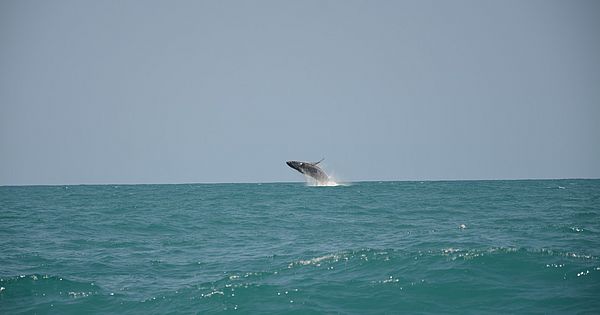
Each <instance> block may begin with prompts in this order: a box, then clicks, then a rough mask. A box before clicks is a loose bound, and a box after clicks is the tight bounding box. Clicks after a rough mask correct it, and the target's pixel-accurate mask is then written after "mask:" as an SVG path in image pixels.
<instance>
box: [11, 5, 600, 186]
mask: <svg viewBox="0 0 600 315" xmlns="http://www.w3.org/2000/svg"><path fill="white" fill-rule="evenodd" d="M322 157H325V162H323V163H324V166H325V168H326V170H328V171H330V172H333V174H334V176H335V177H337V178H340V179H343V180H346V181H355V180H438V179H518V178H599V177H600V2H599V1H546V0H544V1H533V0H532V1H521V0H519V1H510V0H509V1H479V0H477V1H441V0H440V1H341V0H340V1H120V0H119V1H81V0H76V1H64V0H58V1H41V0H40V1H20V0H19V1H16V0H3V1H1V2H0V185H25V184H80V183H87V184H92V183H184V182H271V181H301V180H303V178H302V176H301V175H300V174H298V173H296V172H295V171H294V170H292V169H290V168H288V167H287V166H286V165H285V163H284V162H285V161H286V160H290V159H294V160H309V161H310V160H314V161H316V160H319V159H321V158H322Z"/></svg>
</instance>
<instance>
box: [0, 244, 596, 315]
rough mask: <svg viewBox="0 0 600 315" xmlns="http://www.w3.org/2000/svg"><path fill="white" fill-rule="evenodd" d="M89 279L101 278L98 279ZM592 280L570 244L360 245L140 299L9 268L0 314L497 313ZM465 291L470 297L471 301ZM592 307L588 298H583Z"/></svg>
mask: <svg viewBox="0 0 600 315" xmlns="http://www.w3.org/2000/svg"><path fill="white" fill-rule="evenodd" d="M182 268H183V266H182ZM185 268H189V270H188V272H189V273H190V276H191V275H193V274H194V273H196V272H198V270H201V269H202V268H203V266H202V265H197V266H196V267H195V268H198V269H197V270H193V269H191V268H193V265H186V266H185ZM190 279H194V278H193V277H190ZM95 280H96V281H97V282H98V283H102V279H95ZM599 280H600V258H599V257H597V256H593V255H589V254H586V253H581V252H575V251H572V252H571V251H555V250H550V249H534V248H513V247H493V248H485V249H461V248H440V249H437V250H429V251H407V250H397V249H372V248H363V249H357V250H341V251H336V252H329V253H323V254H319V255H314V256H306V257H299V258H297V259H293V260H287V261H286V260H285V259H284V260H282V261H280V262H276V263H273V264H272V265H271V266H270V267H268V268H265V269H264V270H246V271H228V272H225V273H223V275H222V276H221V277H220V278H219V279H217V280H214V281H201V280H200V281H198V279H196V280H190V282H188V283H187V284H186V285H182V286H180V287H179V288H176V289H173V288H172V286H167V285H165V286H162V289H155V290H154V291H149V292H147V293H146V295H145V296H143V297H140V296H139V293H136V292H128V291H118V292H114V291H111V290H108V289H105V288H103V286H102V285H98V284H96V283H95V281H92V280H82V279H81V278H74V277H71V278H70V279H67V278H66V277H62V276H48V275H39V274H33V275H18V276H13V277H8V278H3V279H0V286H1V288H2V289H0V299H1V300H2V301H3V303H0V313H18V312H24V311H27V310H29V311H32V310H33V311H40V310H45V309H46V308H48V307H50V305H53V306H52V307H58V309H59V310H61V313H76V310H82V309H85V308H91V309H97V310H102V311H107V312H119V313H144V312H152V313H156V312H159V313H162V312H172V311H173V310H175V309H176V310H177V311H178V312H211V313H213V312H223V311H225V312H227V311H231V310H241V311H247V312H255V311H261V312H273V313H281V312H288V311H294V310H295V311H302V312H310V311H315V312H319V311H323V310H331V311H332V312H341V313H348V312H361V311H365V312H367V311H373V312H377V311H378V310H380V311H385V310H389V309H397V310H399V311H402V310H404V311H407V312H410V311H414V310H415V308H414V307H415V305H414V303H422V305H429V306H428V307H430V308H431V310H432V313H435V310H437V311H441V310H443V309H446V308H444V307H448V306H442V305H437V304H435V303H434V304H428V303H431V301H432V300H434V301H437V302H436V303H439V302H444V301H446V300H447V302H448V303H450V304H449V305H462V306H463V307H472V309H471V310H472V311H473V310H479V311H485V310H486V309H485V308H482V305H486V303H484V302H485V301H488V302H490V303H491V304H490V305H493V306H495V307H496V308H493V310H495V311H500V312H502V311H518V309H511V308H510V307H511V306H508V305H511V303H510V301H514V300H519V299H520V300H521V301H522V300H523V299H527V298H528V297H523V292H538V293H537V295H536V296H532V297H530V298H531V299H532V300H531V301H529V302H527V303H534V302H535V303H539V302H540V300H541V301H547V302H551V301H552V300H553V299H556V298H558V297H560V296H562V295H564V293H561V292H559V291H556V290H554V289H552V288H554V287H556V286H557V285H569V286H570V288H571V291H570V292H572V294H573V296H569V298H571V299H573V303H585V302H582V301H588V300H586V299H589V298H590V296H593V295H594V293H593V292H598V289H600V287H599V283H600V281H599ZM104 285H106V286H109V284H107V283H105V284H104ZM474 292H477V293H474ZM474 294H475V296H476V297H477V299H476V300H478V301H480V303H479V304H476V303H475V304H473V303H474V302H472V301H473V295H474ZM25 301H29V302H28V303H25ZM452 301H454V302H452ZM498 301H500V302H503V303H505V304H506V306H505V305H503V304H498ZM423 303H424V304H423ZM452 303H455V304H452ZM494 303H495V304H494ZM587 303H588V304H589V303H590V302H589V301H588V302H587ZM567 304H568V303H567ZM513 305H514V304H513ZM521 305H523V304H521ZM526 305H532V304H526ZM536 305H538V304H536ZM538 306H539V308H537V309H535V308H534V310H538V311H544V310H549V309H548V308H544V305H543V304H539V305H538ZM596 306H598V303H595V304H591V307H596ZM53 310H54V308H53ZM450 311H452V309H450ZM455 311H456V312H460V310H455ZM463 311H464V309H463Z"/></svg>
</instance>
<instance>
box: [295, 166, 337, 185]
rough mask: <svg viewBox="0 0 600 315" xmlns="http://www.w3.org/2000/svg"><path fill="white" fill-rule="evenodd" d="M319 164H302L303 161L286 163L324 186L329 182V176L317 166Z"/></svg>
mask: <svg viewBox="0 0 600 315" xmlns="http://www.w3.org/2000/svg"><path fill="white" fill-rule="evenodd" d="M321 161H323V160H321ZM321 161H319V162H312V163H311V162H301V161H287V162H285V163H286V164H287V165H288V166H289V167H291V168H293V169H295V170H296V171H298V172H300V173H302V174H304V175H306V176H308V177H311V178H312V179H314V180H315V181H317V184H319V185H323V184H327V183H328V182H329V176H327V174H326V173H325V172H323V170H322V169H321V168H320V167H318V166H317V164H319V163H321Z"/></svg>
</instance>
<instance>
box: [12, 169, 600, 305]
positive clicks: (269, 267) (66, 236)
mask: <svg viewBox="0 0 600 315" xmlns="http://www.w3.org/2000/svg"><path fill="white" fill-rule="evenodd" d="M0 227H1V228H0V314H15V313H42V314H43V313H51V314H84V313H119V314H167V313H182V314H185V313H190V314H191V313H220V312H225V313H229V312H231V313H235V312H238V313H296V314H310V313H342V314H365V313H420V314H440V313H444V314H453V313H454V314H469V313H470V314H482V313H570V314H572V313H590V314H591V313H596V314H598V313H600V180H544V181H451V182H360V183H354V184H351V185H349V186H338V187H309V186H306V185H304V184H300V183H273V184H206V185H203V184H190V185H187V184H186V185H122V186H121V185H119V186H113V185H103V186H34V187H0Z"/></svg>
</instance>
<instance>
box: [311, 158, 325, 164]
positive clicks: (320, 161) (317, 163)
mask: <svg viewBox="0 0 600 315" xmlns="http://www.w3.org/2000/svg"><path fill="white" fill-rule="evenodd" d="M324 159H325V158H322V159H321V160H320V161H319V162H314V163H312V165H317V164H319V163H321V162H323V160H324Z"/></svg>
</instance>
